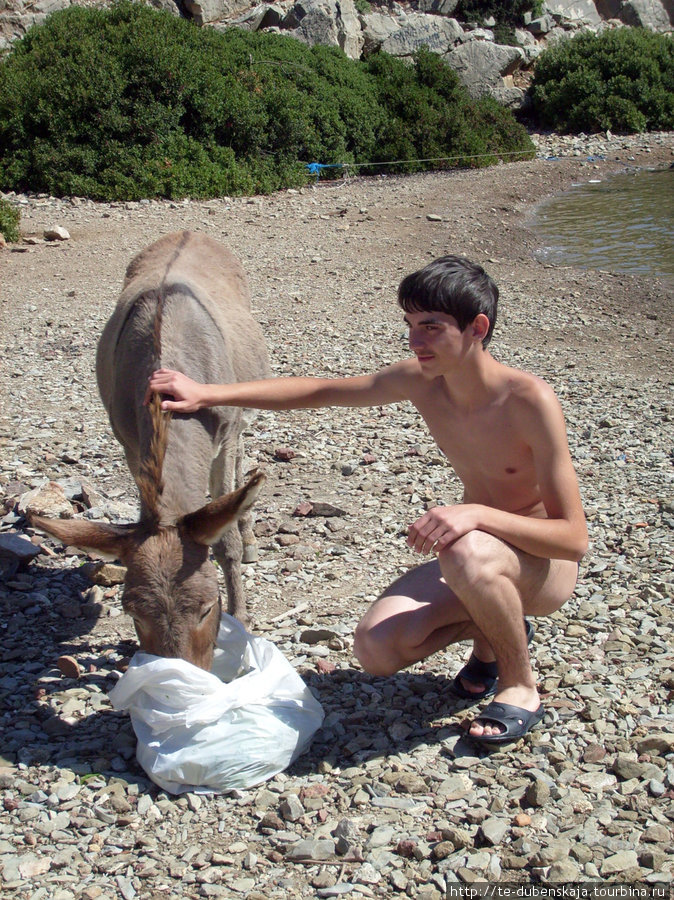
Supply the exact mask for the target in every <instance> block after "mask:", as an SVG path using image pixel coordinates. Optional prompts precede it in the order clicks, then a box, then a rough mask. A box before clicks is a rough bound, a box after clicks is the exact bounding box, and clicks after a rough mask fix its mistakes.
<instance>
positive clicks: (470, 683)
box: [452, 653, 498, 703]
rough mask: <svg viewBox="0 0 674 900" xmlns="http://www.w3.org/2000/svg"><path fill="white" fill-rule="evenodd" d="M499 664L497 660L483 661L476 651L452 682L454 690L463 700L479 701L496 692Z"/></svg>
mask: <svg viewBox="0 0 674 900" xmlns="http://www.w3.org/2000/svg"><path fill="white" fill-rule="evenodd" d="M497 680H498V666H497V664H496V662H483V661H482V660H481V659H478V658H477V656H475V654H474V653H471V655H470V659H469V660H468V662H467V663H466V665H465V666H464V667H463V669H461V671H460V672H459V674H458V675H457V676H456V678H455V679H454V681H453V682H452V692H453V693H454V694H456V695H457V697H461V699H462V700H472V702H473V703H477V702H478V701H479V700H484V698H485V697H490V696H491V695H492V694H494V693H496V682H497Z"/></svg>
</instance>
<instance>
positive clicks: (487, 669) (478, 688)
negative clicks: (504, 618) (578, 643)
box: [452, 619, 535, 703]
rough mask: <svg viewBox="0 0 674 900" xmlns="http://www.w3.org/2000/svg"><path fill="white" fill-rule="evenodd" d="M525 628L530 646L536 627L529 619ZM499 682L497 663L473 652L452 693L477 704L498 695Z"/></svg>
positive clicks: (458, 676)
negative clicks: (497, 685) (497, 683)
mask: <svg viewBox="0 0 674 900" xmlns="http://www.w3.org/2000/svg"><path fill="white" fill-rule="evenodd" d="M524 627H525V629H526V633H527V644H530V643H531V642H532V640H533V638H534V633H535V629H534V626H533V625H532V624H531V622H530V621H529V620H528V619H525V620H524ZM497 680H498V666H497V664H496V662H495V661H494V662H484V660H481V659H479V658H478V657H477V656H476V655H475V652H473V653H471V655H470V659H469V660H468V662H467V663H466V665H465V666H464V667H463V669H461V671H460V672H459V674H458V675H457V676H456V678H455V679H454V681H453V682H452V692H453V693H454V694H456V695H457V697H461V699H462V700H471V701H473V702H474V703H477V702H479V701H480V700H484V699H485V698H486V697H491V696H492V694H495V693H496V682H497Z"/></svg>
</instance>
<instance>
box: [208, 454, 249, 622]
mask: <svg viewBox="0 0 674 900" xmlns="http://www.w3.org/2000/svg"><path fill="white" fill-rule="evenodd" d="M235 449H236V445H235V446H234V447H232V446H231V444H230V443H229V442H227V444H226V445H225V446H224V447H222V448H221V450H220V452H219V453H218V455H217V456H216V458H215V459H214V460H213V464H212V466H211V477H210V488H211V497H213V498H216V497H220V496H222V494H227V493H229V492H230V491H232V490H234V488H235V487H237V486H238V485H235V483H234V475H235V472H236V456H235V453H234V452H233V451H234V450H235ZM213 555H214V556H215V558H216V560H217V561H218V562H219V563H220V566H221V567H222V573H223V576H224V579H225V587H226V589H227V612H228V613H229V614H230V615H231V616H235V617H236V618H237V619H238V620H239V621H240V622H242V623H243V624H244V625H247V624H248V612H247V610H246V596H245V594H244V591H243V582H242V580H241V558H242V556H243V541H242V539H241V532H240V531H239V528H238V527H237V526H236V525H232V527H231V528H227V529H226V531H225V532H224V533H223V535H222V537H221V538H220V540H219V541H217V542H216V543H215V544H213Z"/></svg>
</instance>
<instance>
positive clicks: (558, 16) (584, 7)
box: [543, 0, 601, 28]
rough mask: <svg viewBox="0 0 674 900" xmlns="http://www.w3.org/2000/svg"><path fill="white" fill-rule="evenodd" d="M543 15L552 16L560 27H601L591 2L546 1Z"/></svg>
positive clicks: (583, 0)
mask: <svg viewBox="0 0 674 900" xmlns="http://www.w3.org/2000/svg"><path fill="white" fill-rule="evenodd" d="M543 13H544V14H546V13H547V14H548V15H550V16H552V18H553V19H554V20H555V21H556V22H558V23H559V24H560V25H570V26H578V25H589V26H591V27H592V28H596V27H597V26H598V25H601V16H600V15H599V13H598V12H597V7H596V4H595V3H594V2H593V0H576V2H573V3H572V2H569V0H546V2H545V3H544V4H543Z"/></svg>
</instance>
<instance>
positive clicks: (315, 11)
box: [283, 0, 364, 59]
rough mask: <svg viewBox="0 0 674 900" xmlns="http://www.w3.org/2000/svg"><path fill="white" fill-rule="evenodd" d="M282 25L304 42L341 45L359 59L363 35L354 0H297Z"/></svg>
mask: <svg viewBox="0 0 674 900" xmlns="http://www.w3.org/2000/svg"><path fill="white" fill-rule="evenodd" d="M283 28H285V29H290V30H291V31H290V33H291V34H292V35H293V37H296V38H298V40H300V41H304V43H305V44H311V45H313V44H328V45H332V46H336V47H340V48H341V49H342V50H343V51H344V53H346V55H347V56H349V57H351V59H360V55H361V51H362V49H363V43H364V38H363V32H362V29H361V27H360V19H359V18H358V13H357V11H356V7H355V5H354V2H353V0H298V2H297V3H295V5H294V6H293V7H292V9H291V10H290V12H289V13H288V15H287V16H286V17H285V19H284V20H283Z"/></svg>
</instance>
